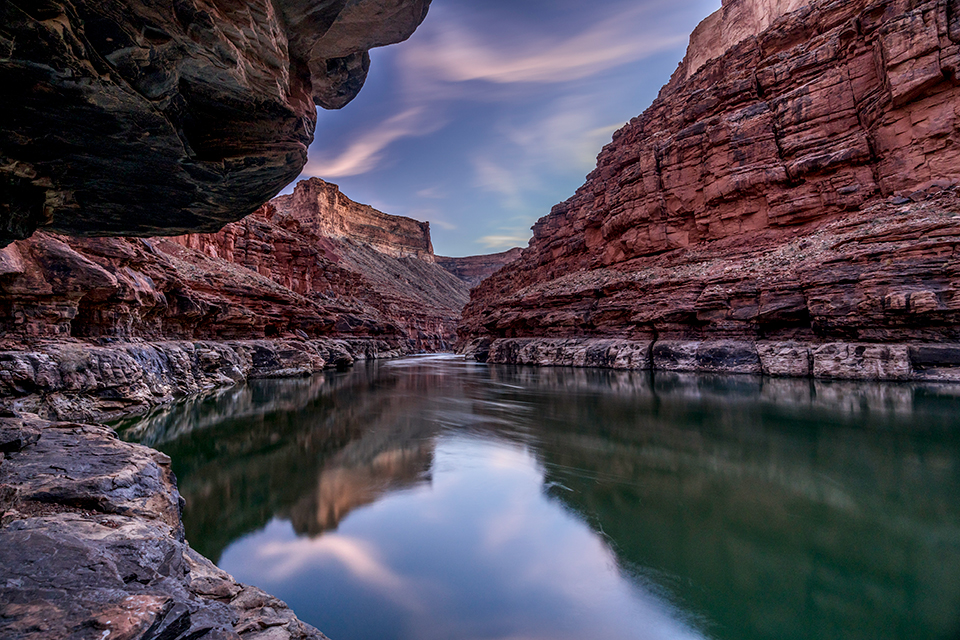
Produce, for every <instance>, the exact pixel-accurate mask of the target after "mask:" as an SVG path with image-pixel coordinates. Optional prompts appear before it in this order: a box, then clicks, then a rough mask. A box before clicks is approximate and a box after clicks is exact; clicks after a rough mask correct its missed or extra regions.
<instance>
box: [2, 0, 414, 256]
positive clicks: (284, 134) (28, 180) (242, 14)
mask: <svg viewBox="0 0 960 640" xmlns="http://www.w3.org/2000/svg"><path fill="white" fill-rule="evenodd" d="M429 4H430V0H351V1H348V0H156V1H149V2H147V1H145V0H135V1H133V2H125V1H121V0H69V1H67V0H41V1H38V0H6V1H5V2H3V3H2V5H0V51H2V57H0V84H2V86H3V87H4V91H5V93H6V94H7V95H9V96H16V99H9V100H3V101H2V102H0V120H2V121H3V122H4V123H5V124H4V127H3V130H2V131H0V246H3V245H5V244H8V243H9V242H11V241H12V240H17V239H24V238H27V237H29V236H30V235H31V234H32V233H33V232H34V230H35V229H37V228H45V229H47V230H50V231H55V232H58V233H64V234H67V235H81V236H104V235H123V236H129V235H137V236H150V235H158V234H159V235H170V234H175V233H185V232H193V231H215V230H217V229H219V228H220V227H222V226H223V225H224V224H225V223H227V222H230V221H233V220H239V219H240V218H242V217H244V216H246V215H248V214H250V213H252V212H253V211H254V210H255V209H257V208H258V207H259V206H260V205H262V204H263V203H264V202H266V201H267V200H268V199H270V198H271V197H273V196H274V195H276V193H277V192H278V191H279V190H280V189H281V188H282V187H283V186H284V185H286V184H289V183H290V182H291V181H292V180H294V179H295V178H296V176H297V175H298V174H299V173H300V170H301V169H302V168H303V166H304V164H305V163H306V160H307V147H308V146H309V145H310V143H311V142H312V141H313V136H314V129H315V126H316V110H315V105H320V106H322V107H324V108H328V109H336V108H340V107H342V106H344V105H345V104H347V103H348V102H349V101H350V100H351V99H352V98H353V97H354V96H355V95H356V94H357V92H359V90H360V88H361V87H362V86H363V82H364V79H365V78H366V74H367V70H368V69H369V65H370V57H369V54H368V53H367V51H368V50H369V49H371V48H373V47H378V46H383V45H387V44H390V43H395V42H400V41H401V40H404V39H405V38H407V37H409V36H410V34H411V33H413V31H414V29H416V27H417V26H418V25H419V24H420V23H421V21H422V20H423V19H424V17H425V16H426V12H427V9H428V7H429Z"/></svg>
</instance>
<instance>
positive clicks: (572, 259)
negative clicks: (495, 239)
mask: <svg viewBox="0 0 960 640" xmlns="http://www.w3.org/2000/svg"><path fill="white" fill-rule="evenodd" d="M745 15H746V16H751V18H750V20H747V21H745V22H738V19H737V16H745ZM733 25H736V26H737V27H738V28H739V29H741V31H740V32H732V31H731V30H730V29H731V27H732V26H733ZM748 25H752V27H750V29H748V30H747V32H743V31H742V29H744V28H747V26H748ZM751 29H752V30H753V31H752V32H751ZM958 43H960V5H958V3H957V2H955V1H953V0H951V1H949V2H938V1H935V0H882V1H876V0H872V1H867V0H849V1H843V2H836V1H834V2H830V1H825V0H824V1H819V2H810V3H797V2H789V1H787V0H783V1H780V2H762V1H761V0H754V1H749V0H740V1H739V2H737V1H731V2H725V3H724V7H723V9H721V10H720V12H718V14H715V15H714V16H711V17H710V18H708V19H707V20H706V21H705V22H704V23H703V24H702V25H701V26H700V27H699V28H698V30H697V32H696V33H695V34H694V37H693V38H692V40H691V47H690V50H689V51H688V53H687V57H686V59H685V60H684V62H683V63H682V64H681V65H680V68H679V69H678V70H677V72H676V74H675V75H674V77H673V78H672V79H671V81H670V82H669V83H668V84H667V85H666V86H665V87H664V88H663V90H662V91H661V93H660V96H659V97H658V98H657V100H656V101H655V102H654V103H653V105H652V106H651V107H650V108H649V109H648V110H647V111H646V112H644V113H643V115H641V116H640V117H638V118H635V119H634V120H632V121H631V122H630V123H629V124H627V125H626V126H625V127H624V128H623V129H621V130H620V131H618V132H617V133H616V134H614V137H613V142H612V143H611V144H609V145H607V146H606V147H605V148H604V149H603V151H602V152H601V153H600V156H599V158H598V164H597V169H596V170H595V171H594V172H593V173H591V174H590V175H589V176H588V178H587V182H586V184H585V185H584V186H583V187H581V188H580V189H579V190H578V191H577V193H576V195H574V196H573V197H572V198H571V199H570V200H568V201H566V202H564V203H562V204H560V205H557V206H556V207H554V209H553V211H552V212H551V213H550V215H548V216H546V217H545V218H542V219H541V220H540V221H539V222H538V223H537V224H536V225H535V226H534V238H533V240H532V241H531V243H530V247H529V248H528V249H526V250H525V251H524V253H523V256H522V258H521V259H520V260H519V261H517V262H516V263H514V264H512V265H510V266H509V267H507V268H506V269H504V270H502V271H500V272H499V273H498V274H496V275H494V276H493V277H492V278H490V279H489V280H487V281H486V282H484V283H483V284H482V285H481V286H480V287H479V288H478V289H476V290H474V292H473V298H472V300H471V303H470V304H469V305H468V306H467V308H466V309H465V311H464V322H463V325H462V327H461V332H462V335H463V336H464V337H482V336H487V337H490V338H505V337H508V338H509V337H530V336H548V335H549V336H568V337H584V336H588V337H589V336H593V337H619V338H631V339H637V340H645V341H651V342H656V341H664V340H694V341H704V340H706V341H709V340H717V339H723V340H740V341H744V342H745V343H746V344H747V345H748V346H749V345H752V344H757V343H760V342H763V341H770V340H773V341H777V340H780V341H783V340H798V341H801V342H802V343H804V344H807V345H813V346H812V348H814V349H816V348H818V345H823V344H825V343H829V342H831V341H838V340H852V341H861V342H868V343H888V344H890V343H899V344H902V343H905V342H920V343H923V342H930V341H942V340H958V339H960V315H958V313H960V294H958V286H957V283H958V275H960V274H958V272H957V267H956V263H955V261H954V260H953V258H952V256H953V255H954V252H955V247H956V246H957V242H958V240H960V219H958V218H957V217H956V216H955V214H956V213H958V212H960V202H958V199H957V196H956V192H955V190H954V188H953V185H956V184H957V183H958V182H960V127H958V124H960V108H958V105H960V87H958V80H960V79H958V74H957V65H958V63H960V44H958ZM749 348H750V349H754V348H753V347H749ZM804 349H806V347H804ZM804 349H801V350H800V351H798V354H797V358H798V359H800V360H803V359H807V356H808V355H809V354H807V355H804V354H805V353H806V351H804ZM748 351H749V349H748ZM655 355H656V354H654V356H655ZM752 357H753V359H754V360H756V359H757V352H756V349H754V350H753V356H752ZM655 359H656V358H654V360H655ZM928 359H929V358H928ZM757 362H758V367H757V368H758V370H759V361H757ZM654 364H655V363H654ZM908 364H909V363H908ZM911 366H912V365H911ZM805 370H806V371H807V372H809V370H810V368H809V366H808V367H806V369H805Z"/></svg>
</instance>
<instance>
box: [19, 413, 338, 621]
mask: <svg viewBox="0 0 960 640" xmlns="http://www.w3.org/2000/svg"><path fill="white" fill-rule="evenodd" d="M181 509H182V498H181V497H180V494H179V493H178V491H177V487H176V480H175V479H174V477H173V473H172V472H171V470H170V459H169V458H168V457H167V456H165V455H164V454H162V453H160V452H158V451H154V450H152V449H149V448H147V447H143V446H140V445H136V444H130V443H126V442H121V441H120V440H119V439H118V438H117V436H116V434H115V433H114V432H113V431H112V430H111V429H109V428H107V427H104V426H100V425H88V424H78V423H64V422H55V423H49V422H45V421H42V420H39V419H37V418H35V417H30V416H29V415H24V416H7V417H3V418H0V635H2V636H3V637H4V638H10V639H11V640H12V639H14V638H16V639H21V638H74V639H78V640H79V639H85V638H91V639H93V638H124V639H127V640H133V639H140V638H143V639H158V638H164V639H166V640H187V639H190V640H199V639H201V638H204V639H209V640H213V639H217V640H227V639H229V638H234V639H239V638H246V639H249V640H254V639H256V638H271V639H275V640H293V639H303V640H306V639H315V640H321V639H323V638H325V637H326V636H324V635H323V634H322V633H320V632H319V631H317V630H316V629H314V628H313V627H311V626H309V625H306V624H304V623H303V622H301V621H300V620H298V619H297V617H296V616H295V615H294V614H293V612H292V611H291V610H290V609H289V608H288V607H287V606H286V605H285V604H284V603H283V602H281V601H279V600H277V599H276V598H273V597H271V596H269V595H267V594H266V593H264V592H263V591H261V590H259V589H257V588H256V587H250V586H247V585H243V584H240V583H238V582H237V581H236V580H234V579H233V578H232V577H231V576H230V575H229V574H227V573H225V572H223V571H221V570H220V569H218V568H217V567H216V566H215V565H214V564H213V563H211V562H210V561H209V560H207V559H206V558H204V557H202V556H200V555H199V554H197V553H196V552H194V551H193V550H192V549H190V547H189V545H188V544H187V542H186V540H185V539H184V534H183V525H182V522H181V520H180V512H181Z"/></svg>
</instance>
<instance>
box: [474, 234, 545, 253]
mask: <svg viewBox="0 0 960 640" xmlns="http://www.w3.org/2000/svg"><path fill="white" fill-rule="evenodd" d="M531 235H532V234H531V233H530V232H527V233H521V232H516V233H509V234H504V235H490V236H483V237H482V238H478V239H477V243H479V244H481V245H483V246H484V247H486V248H487V249H512V248H513V247H525V246H527V243H528V242H529V241H530V236H531Z"/></svg>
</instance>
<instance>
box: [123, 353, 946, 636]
mask: <svg viewBox="0 0 960 640" xmlns="http://www.w3.org/2000/svg"><path fill="white" fill-rule="evenodd" d="M121 428H122V429H125V431H124V436H125V437H126V438H128V439H135V440H139V441H141V442H144V443H146V444H150V445H152V446H155V447H157V448H159V449H161V450H163V451H165V452H166V453H168V454H169V455H170V456H171V457H172V458H173V465H174V469H175V471H176V473H177V476H178V478H179V482H180V490H181V492H182V493H183V495H184V497H185V498H186V502H187V507H186V513H185V514H184V519H185V525H186V530H187V537H188V539H189V540H190V543H191V544H192V545H193V546H194V547H195V548H196V549H198V550H199V551H200V552H202V553H204V554H205V555H207V556H209V557H210V558H212V559H214V560H215V561H217V563H218V564H219V565H220V566H221V567H223V568H224V569H226V570H227V571H229V572H230V573H232V574H233V575H234V576H236V577H237V578H238V579H239V580H241V581H243V582H247V583H252V584H256V585H258V586H260V587H262V588H264V589H266V590H267V591H269V592H271V593H273V594H275V595H277V596H278V597H280V598H282V599H284V600H286V601H287V602H288V603H289V604H290V605H291V606H292V607H293V608H294V610H295V611H296V612H297V613H298V615H299V616H300V617H301V618H303V619H304V620H306V621H308V622H310V623H312V624H314V625H316V626H318V627H319V628H321V629H322V630H323V631H324V632H325V633H327V634H328V635H329V636H330V637H331V638H333V640H356V639H366V638H377V639H389V638H415V639H438V640H439V639H491V640H492V639H504V640H506V639H511V640H519V639H544V640H546V639H550V640H562V639H567V638H570V639H574V638H577V639H583V638H590V639H592V638H602V639H610V640H616V639H620V638H716V639H729V640H734V639H738V640H739V639H744V640H752V639H760V638H764V639H771V640H772V639H777V640H789V639H797V640H800V639H803V640H808V639H809V640H813V639H818V640H819V639H832V638H838V639H839V638H843V639H847V640H850V639H859V638H864V639H867V638H869V639H872V640H874V639H883V638H925V639H926V638H930V639H936V640H940V639H942V640H960V388H957V387H949V386H936V385H926V386H924V385H895V384H887V385H880V384H859V383H858V384H853V383H821V382H816V383H814V382H810V381H796V380H769V379H760V378H751V377H722V376H713V377H703V376H701V377H697V376H688V375H679V374H658V375H657V376H656V377H653V376H651V375H649V374H642V373H623V372H610V371H596V370H574V369H528V368H515V367H494V366H491V367H488V366H484V365H477V364H468V363H464V362H463V361H461V360H458V359H455V358H452V357H444V356H439V357H438V356H434V357H421V358H410V359H405V360H399V361H390V362H382V363H377V364H370V365H360V366H358V367H357V368H355V369H354V370H353V371H350V372H346V373H336V374H324V375H322V376H317V377H315V378H312V379H305V380H304V379H301V380H282V381H258V382H253V383H250V384H248V385H246V386H242V387H238V388H235V389H231V390H228V391H224V392H222V393H219V394H217V395H215V396H212V397H209V398H206V399H203V400H198V401H191V402H189V403H185V404H182V405H179V406H177V407H174V408H172V409H170V410H165V411H162V412H158V413H155V414H154V415H152V416H148V417H147V418H145V419H140V420H137V421H131V422H129V423H127V424H125V425H121Z"/></svg>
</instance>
